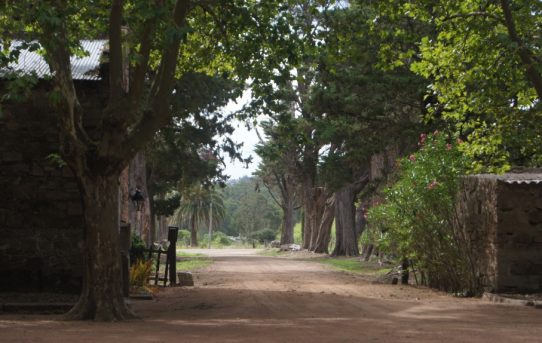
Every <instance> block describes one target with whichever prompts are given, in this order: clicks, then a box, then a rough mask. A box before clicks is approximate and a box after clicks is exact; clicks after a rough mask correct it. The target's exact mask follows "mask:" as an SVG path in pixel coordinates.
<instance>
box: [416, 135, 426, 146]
mask: <svg viewBox="0 0 542 343" xmlns="http://www.w3.org/2000/svg"><path fill="white" fill-rule="evenodd" d="M426 139H427V134H425V133H422V134H421V135H420V140H419V141H418V145H419V146H422V145H423V144H424V143H425V140H426Z"/></svg>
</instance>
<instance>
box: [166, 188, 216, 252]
mask: <svg viewBox="0 0 542 343" xmlns="http://www.w3.org/2000/svg"><path fill="white" fill-rule="evenodd" d="M211 204H212V205H211ZM211 206H212V210H211ZM211 213H212V214H211ZM210 215H212V224H213V226H215V227H216V226H217V225H218V224H219V223H220V222H221V221H222V220H223V219H224V216H225V207H224V198H223V196H222V193H219V192H217V191H216V190H215V189H213V188H205V187H203V186H201V185H195V186H192V187H189V188H188V189H186V190H184V191H183V192H182V197H181V206H180V207H179V208H178V209H177V210H176V211H175V214H174V216H173V221H174V222H176V223H179V226H180V224H182V223H183V222H184V223H187V224H188V225H189V227H190V246H191V247H197V246H198V228H199V227H201V226H202V225H208V224H210V222H211V221H210V220H209V216H210ZM209 239H210V238H209Z"/></svg>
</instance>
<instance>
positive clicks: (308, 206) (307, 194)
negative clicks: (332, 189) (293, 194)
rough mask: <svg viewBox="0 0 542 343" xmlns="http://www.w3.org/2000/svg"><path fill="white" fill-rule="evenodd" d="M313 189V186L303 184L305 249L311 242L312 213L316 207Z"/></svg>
mask: <svg viewBox="0 0 542 343" xmlns="http://www.w3.org/2000/svg"><path fill="white" fill-rule="evenodd" d="M313 191H314V190H313V188H312V187H310V188H307V185H306V184H305V185H304V186H303V245H302V248H303V249H308V248H309V247H310V244H311V234H312V226H311V225H312V223H311V215H312V212H313V207H314V201H313V196H312V194H313Z"/></svg>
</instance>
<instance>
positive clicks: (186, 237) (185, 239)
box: [177, 229, 190, 247]
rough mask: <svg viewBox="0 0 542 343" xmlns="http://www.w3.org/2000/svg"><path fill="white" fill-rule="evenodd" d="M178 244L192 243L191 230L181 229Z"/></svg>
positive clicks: (187, 244) (186, 244)
mask: <svg viewBox="0 0 542 343" xmlns="http://www.w3.org/2000/svg"><path fill="white" fill-rule="evenodd" d="M177 244H178V245H179V246H185V247H187V246H189V245H190V231H188V230H185V229H181V230H179V236H178V237H177Z"/></svg>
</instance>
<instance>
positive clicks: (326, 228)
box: [312, 197, 335, 254]
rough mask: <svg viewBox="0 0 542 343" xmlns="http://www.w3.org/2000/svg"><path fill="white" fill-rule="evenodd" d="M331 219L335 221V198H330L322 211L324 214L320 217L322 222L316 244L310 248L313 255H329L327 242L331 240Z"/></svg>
mask: <svg viewBox="0 0 542 343" xmlns="http://www.w3.org/2000/svg"><path fill="white" fill-rule="evenodd" d="M333 219H335V198H334V197H331V198H330V199H328V200H327V201H326V207H325V209H324V214H323V215H322V220H321V221H320V227H319V228H318V235H317V237H316V242H315V243H314V245H313V247H312V251H314V252H315V253H320V254H327V253H329V242H330V240H331V226H332V225H333Z"/></svg>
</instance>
